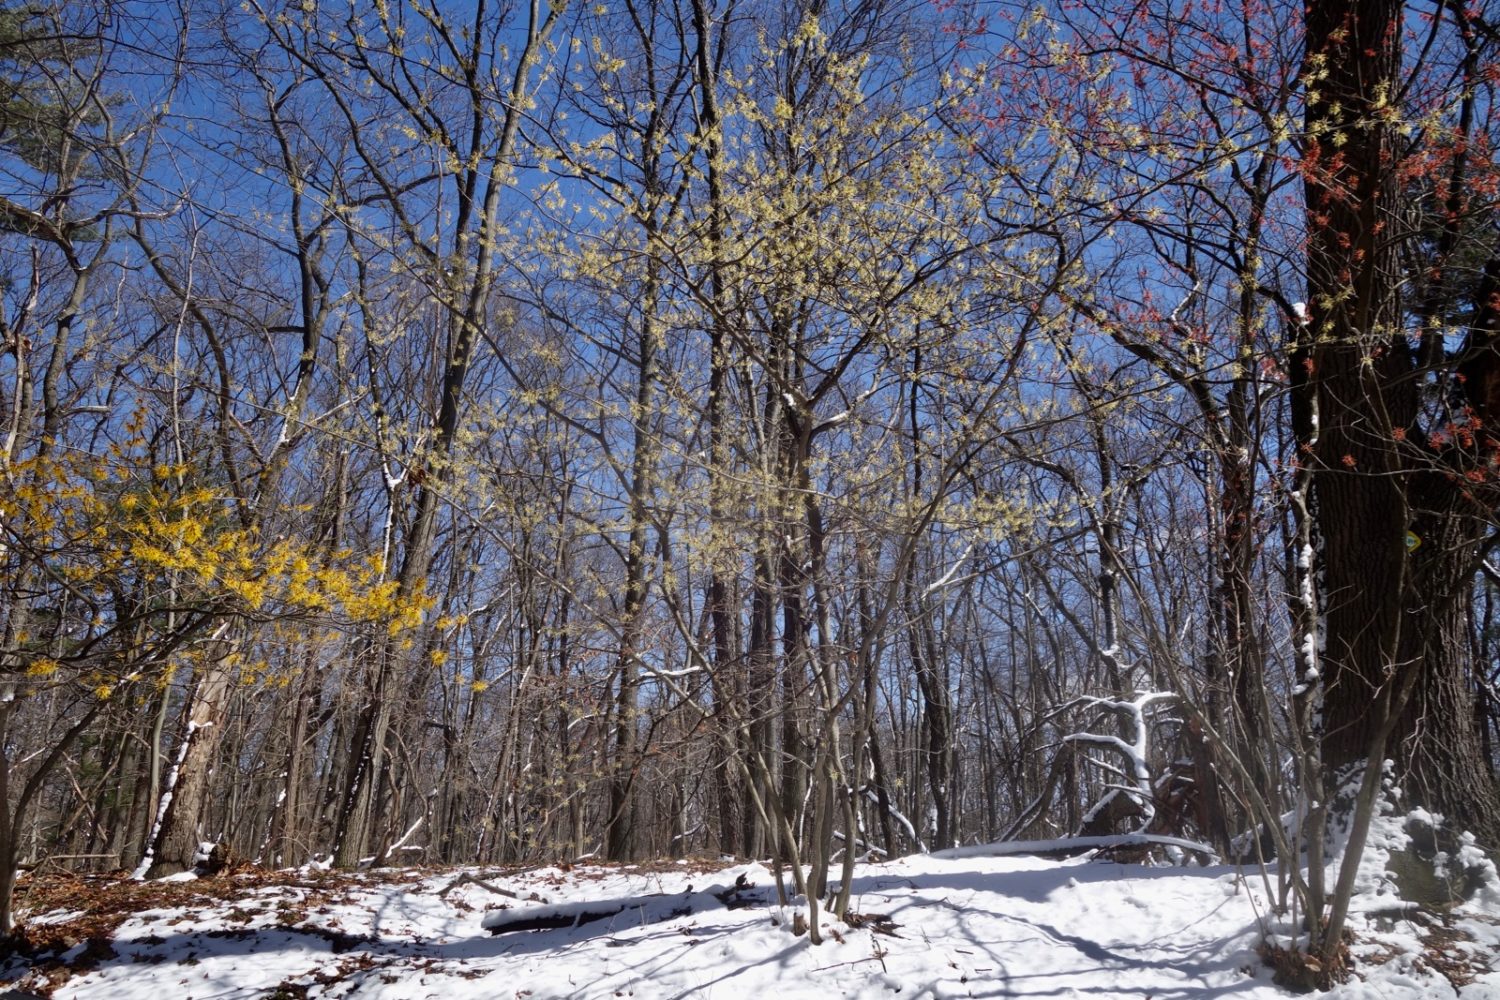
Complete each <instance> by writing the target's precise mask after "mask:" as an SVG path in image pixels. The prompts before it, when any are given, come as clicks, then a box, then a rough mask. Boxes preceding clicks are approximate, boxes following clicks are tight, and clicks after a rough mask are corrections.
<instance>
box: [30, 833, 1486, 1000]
mask: <svg viewBox="0 0 1500 1000" xmlns="http://www.w3.org/2000/svg"><path fill="white" fill-rule="evenodd" d="M465 872H467V873H468V874H469V876H471V877H472V878H478V879H480V880H483V882H484V883H486V884H484V885H481V884H476V883H475V882H473V881H471V880H469V879H465V878H462V877H461V876H463V875H464V873H465ZM737 879H739V880H740V881H741V884H742V885H743V884H745V883H748V884H750V885H751V886H753V887H754V888H753V889H752V890H750V891H741V892H740V893H739V895H738V896H737V897H729V896H728V895H727V893H725V891H724V890H725V889H727V888H728V887H731V886H732V885H733V884H734V883H735V882H736V880H737ZM455 883H458V884H455ZM74 884H75V885H76V887H77V888H76V890H75V891H73V892H69V891H68V889H67V884H66V883H56V884H53V885H49V886H48V887H47V891H45V892H43V891H41V888H40V887H38V888H37V890H35V891H33V892H31V893H30V894H29V895H28V894H26V893H23V901H24V900H27V899H30V900H31V905H33V906H36V907H37V908H38V909H40V910H42V911H43V912H33V913H31V914H29V920H30V921H31V924H30V927H31V933H32V938H33V940H44V941H50V942H53V943H54V945H55V947H56V948H58V949H62V950H61V951H60V952H59V955H60V961H55V960H53V961H49V960H47V959H46V958H45V957H42V958H33V959H31V960H29V961H26V960H21V959H14V958H13V959H12V960H11V961H10V964H9V968H8V969H7V971H6V974H5V978H6V979H7V980H10V981H12V982H14V984H15V985H16V986H18V987H21V988H24V989H27V990H31V991H36V992H41V993H49V992H50V995H52V996H54V997H57V998H60V1000H62V998H66V1000H249V998H252V997H256V998H266V1000H292V998H305V997H319V998H335V997H338V998H359V1000H376V998H390V1000H395V998H440V1000H480V998H483V1000H491V998H502V997H503V998H512V997H515V998H523V997H524V998H533V1000H540V998H545V997H597V998H612V997H646V998H671V997H726V998H732V1000H752V998H760V997H770V998H774V1000H793V998H801V997H806V998H817V1000H827V998H830V997H865V998H893V997H899V998H901V1000H907V998H911V997H924V998H927V997H1048V998H1050V997H1088V998H1109V997H1137V998H1145V997H1152V998H1155V1000H1167V998H1175V1000H1187V998H1219V997H1247V998H1256V997H1281V996H1285V995H1286V994H1285V993H1284V992H1283V991H1282V990H1281V989H1279V988H1278V987H1276V986H1273V985H1272V983H1271V981H1270V971H1269V970H1268V969H1266V968H1265V967H1264V966H1263V965H1262V963H1261V961H1260V959H1259V957H1258V955H1257V953H1256V948H1257V945H1258V944H1259V943H1260V941H1261V940H1262V938H1263V936H1264V931H1263V928H1262V925H1261V923H1260V921H1261V920H1262V919H1266V917H1267V913H1268V906H1267V900H1266V899H1265V898H1264V895H1265V888H1264V885H1263V883H1262V881H1261V879H1260V877H1259V875H1258V873H1255V872H1252V871H1246V872H1243V873H1242V872H1240V871H1237V870H1235V869H1232V868H1228V867H1207V868H1202V867H1189V868H1167V867H1148V866H1141V865H1122V864H1117V863H1113V862H1109V861H1101V860H1088V859H1083V858H1075V859H1071V860H1066V861H1055V860H1047V859H1042V858H1036V857H1014V856H1013V857H983V856H964V857H931V856H928V857H911V858H906V859H903V860H900V861H895V862H891V863H888V864H880V865H868V866H861V867H860V868H859V869H858V870H857V874H856V876H855V881H854V885H853V899H854V906H853V909H854V910H855V911H857V912H858V914H860V915H861V916H862V917H863V918H864V920H863V921H853V922H854V923H857V924H859V926H849V925H847V924H843V923H840V922H836V921H835V922H830V923H829V924H827V925H826V928H827V929H828V930H831V933H828V937H827V939H826V940H825V942H824V943H823V944H822V945H820V946H814V945H812V944H810V943H809V941H808V939H807V938H806V937H805V936H797V935H796V934H795V933H794V931H793V916H794V914H795V913H796V912H797V908H795V907H789V908H782V907H779V906H777V905H776V903H775V893H774V889H773V885H774V882H773V879H772V877H771V874H770V873H769V872H768V871H767V870H766V869H765V868H764V867H762V866H760V865H756V864H751V865H738V866H731V867H726V868H718V867H717V866H705V865H701V864H694V863H681V864H664V865H655V866H644V867H639V868H630V867H622V868H616V867H577V868H571V869H569V870H560V869H557V868H541V869H534V870H530V871H510V872H507V871H504V870H499V869H490V870H483V871H481V870H479V869H465V870H447V871H442V872H434V871H431V870H427V871H386V872H372V873H363V874H355V875H341V874H335V873H325V872H319V871H311V870H308V871H298V872H282V873H255V874H238V875H226V876H221V877H219V878H216V879H204V880H201V881H199V882H180V881H179V882H169V883H165V884H161V883H157V884H149V883H148V884H142V883H138V882H131V881H129V880H123V879H122V880H117V881H104V880H89V881H78V882H76V883H74ZM495 889H499V890H504V892H505V893H510V894H513V895H504V894H501V893H497V892H495V891H493V890H495ZM689 890H691V892H692V894H691V895H679V894H686V893H688V892H689ZM716 892H717V893H718V894H719V895H715V893H716ZM658 894H665V895H658ZM720 896H723V897H724V898H726V899H728V898H733V900H734V902H733V908H729V907H726V906H725V905H723V903H722V902H721V901H720ZM747 902H748V903H749V904H750V905H741V904H744V903H747ZM501 906H505V907H508V908H509V909H508V911H507V913H506V916H507V917H509V916H513V915H519V916H522V917H543V918H547V917H550V918H553V919H554V920H556V919H557V918H567V919H569V920H572V919H574V918H576V917H577V916H578V914H579V913H580V912H583V913H594V912H597V911H602V910H608V909H618V910H619V912H618V913H616V914H615V915H614V916H612V917H608V918H604V919H597V920H593V921H589V922H580V923H576V924H573V925H571V926H563V927H557V928H553V929H549V930H534V931H528V930H521V931H510V932H506V933H501V934H498V935H491V934H490V933H489V932H488V931H486V930H485V929H484V927H483V926H482V921H483V920H484V917H485V914H486V911H493V910H494V909H496V908H499V907H501ZM1486 908H1487V909H1488V911H1489V912H1488V913H1486V912H1485V910H1486ZM518 911H519V912H518ZM689 911H690V912H689ZM1497 911H1500V905H1497V903H1496V901H1495V899H1494V898H1493V897H1486V901H1485V902H1484V903H1483V904H1481V906H1479V907H1477V908H1471V909H1470V910H1467V911H1465V912H1463V913H1461V914H1458V915H1457V916H1455V918H1454V919H1453V920H1452V921H1451V922H1452V924H1453V928H1452V931H1451V932H1445V933H1444V934H1443V935H1440V936H1436V937H1435V936H1434V935H1433V934H1432V932H1430V931H1428V930H1426V929H1421V928H1418V927H1417V926H1416V925H1412V924H1406V923H1404V922H1399V921H1398V922H1396V923H1395V924H1390V925H1388V926H1387V930H1386V931H1385V932H1381V933H1377V932H1376V931H1375V929H1374V927H1373V925H1371V924H1369V923H1365V922H1359V923H1358V928H1357V929H1358V931H1359V933H1360V935H1361V943H1360V944H1359V945H1358V947H1357V949H1356V954H1357V955H1359V956H1361V961H1360V964H1359V966H1358V972H1359V973H1360V974H1361V975H1362V976H1363V977H1364V979H1363V980H1359V981H1354V982H1351V983H1350V984H1349V985H1347V986H1345V987H1342V988H1341V989H1340V990H1339V991H1337V992H1338V993H1339V994H1341V995H1342V996H1344V997H1346V998H1366V997H1368V998H1382V1000H1387V998H1398V997H1402V998H1405V997H1410V998H1416V997H1444V996H1447V997H1452V996H1455V994H1458V995H1461V996H1462V998H1463V1000H1500V973H1497V972H1493V971H1491V972H1488V973H1483V971H1482V970H1481V974H1480V975H1479V976H1478V978H1477V979H1475V981H1473V982H1472V983H1469V984H1467V985H1463V986H1462V991H1461V993H1459V991H1458V990H1455V989H1454V987H1453V986H1452V985H1451V984H1450V982H1449V980H1448V979H1447V978H1445V977H1444V976H1443V975H1441V974H1439V973H1438V972H1437V971H1435V970H1434V969H1433V968H1432V965H1431V963H1430V961H1429V959H1430V958H1431V957H1433V956H1434V955H1436V954H1437V952H1436V951H1434V950H1433V949H1435V948H1438V947H1441V948H1447V949H1450V950H1454V951H1456V952H1462V953H1463V954H1464V955H1466V956H1468V958H1469V962H1468V964H1470V965H1472V964H1474V958H1475V956H1478V957H1479V959H1480V961H1481V964H1483V963H1484V962H1495V963H1496V964H1497V965H1500V959H1497V958H1496V957H1495V956H1496V953H1497V951H1500V947H1497V946H1500V933H1497V932H1500V927H1497V926H1496V924H1495V923H1494V920H1493V918H1495V917H1500V912H1497ZM674 914H676V915H674ZM490 922H491V923H495V922H496V920H495V918H492V919H491V921H490ZM1382 933H1383V936H1382ZM89 938H93V940H92V941H90V940H89ZM1424 952H1425V953H1426V956H1427V957H1426V958H1424ZM1377 960H1379V964H1376V961H1377ZM1459 978H1460V980H1461V981H1462V980H1464V979H1467V978H1468V976H1466V975H1464V976H1460V977H1459Z"/></svg>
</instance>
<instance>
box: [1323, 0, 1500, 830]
mask: <svg viewBox="0 0 1500 1000" xmlns="http://www.w3.org/2000/svg"><path fill="white" fill-rule="evenodd" d="M1402 14H1403V5H1402V4H1401V3H1399V2H1396V0H1346V2H1341V3H1324V4H1311V5H1309V6H1308V8H1307V14H1306V19H1307V20H1306V23H1307V52H1308V57H1307V70H1306V72H1307V73H1309V74H1312V75H1313V76H1314V78H1315V95H1316V99H1315V100H1309V102H1308V108H1307V127H1308V131H1309V133H1310V134H1311V135H1312V136H1313V137H1314V139H1315V143H1314V145H1313V146H1312V148H1310V149H1309V151H1308V153H1307V157H1306V159H1307V163H1306V169H1305V170H1304V177H1305V195H1306V199H1307V209H1308V214H1309V218H1310V219H1311V220H1312V225H1311V226H1310V229H1309V236H1308V254H1307V277H1308V317H1307V321H1308V326H1309V327H1310V329H1309V331H1308V335H1309V336H1310V338H1311V348H1310V351H1309V353H1308V355H1307V357H1306V365H1305V366H1294V368H1296V367H1305V371H1294V372H1293V377H1294V378H1295V379H1297V382H1298V384H1297V385H1295V386H1294V392H1296V393H1297V394H1298V395H1299V396H1300V399H1299V400H1298V406H1299V408H1300V409H1301V411H1302V412H1303V413H1304V414H1306V413H1308V412H1309V411H1311V412H1314V413H1316V415H1317V422H1316V425H1309V422H1308V421H1307V420H1306V419H1305V418H1304V420H1303V421H1302V423H1303V425H1304V432H1303V433H1304V438H1303V442H1302V443H1303V444H1304V445H1307V446H1310V450H1311V451H1312V454H1311V455H1309V456H1304V460H1310V461H1312V462H1313V463H1314V465H1313V501H1314V510H1313V517H1314V519H1315V523H1316V529H1317V534H1318V536H1319V544H1318V546H1317V548H1318V553H1317V554H1318V558H1319V560H1320V565H1321V568H1322V590H1321V593H1320V595H1319V604H1320V608H1321V612H1322V617H1323V623H1324V629H1325V636H1326V648H1325V651H1324V655H1323V664H1324V667H1323V683H1324V704H1323V727H1324V728H1323V734H1322V751H1323V764H1324V769H1325V773H1326V774H1327V775H1329V776H1330V777H1331V776H1333V775H1336V774H1338V773H1339V772H1340V771H1341V770H1343V769H1344V768H1345V767H1346V766H1347V765H1350V764H1353V763H1356V762H1358V761H1361V760H1363V759H1365V758H1366V757H1368V756H1369V755H1370V752H1371V747H1372V746H1377V745H1379V742H1380V736H1381V733H1380V730H1381V728H1382V726H1383V723H1384V717H1385V716H1386V715H1387V714H1388V713H1390V712H1395V713H1396V715H1395V717H1394V721H1393V725H1392V728H1391V732H1390V737H1389V740H1388V742H1387V743H1386V744H1385V746H1386V747H1387V748H1389V750H1390V751H1391V752H1392V754H1393V755H1394V756H1395V758H1396V759H1397V762H1398V768H1399V775H1400V777H1401V780H1403V781H1405V780H1406V779H1407V778H1408V777H1410V778H1412V779H1415V781H1414V782H1412V783H1410V784H1409V791H1411V792H1412V793H1413V795H1414V797H1416V798H1417V799H1418V801H1420V802H1421V804H1422V805H1424V806H1426V807H1427V808H1429V809H1431V810H1433V811H1435V812H1441V813H1443V814H1444V815H1445V816H1448V817H1450V818H1451V819H1453V820H1454V821H1455V822H1458V823H1461V824H1464V825H1468V826H1470V827H1472V828H1474V831H1475V832H1476V834H1478V835H1479V836H1480V837H1481V839H1482V840H1483V841H1484V842H1485V843H1487V844H1488V845H1494V844H1495V843H1497V842H1500V841H1497V840H1496V835H1497V833H1500V799H1497V797H1496V792H1495V787H1494V779H1493V776H1492V774H1491V772H1490V768H1489V765H1488V763H1487V762H1486V761H1484V760H1482V759H1481V758H1480V756H1479V741H1478V738H1477V734H1476V733H1475V732H1474V731H1473V728H1472V726H1473V721H1472V720H1473V718H1474V713H1473V709H1472V696H1471V695H1470V694H1469V692H1468V690H1467V675H1466V671H1467V670H1468V664H1467V662H1466V651H1467V648H1468V643H1467V641H1466V640H1465V638H1464V628H1465V622H1466V616H1467V613H1468V608H1469V603H1470V601H1471V599H1472V598H1471V591H1472V587H1473V569H1474V566H1475V565H1476V563H1475V561H1474V558H1473V557H1474V552H1475V545H1476V542H1477V539H1478V537H1479V534H1480V531H1481V530H1482V528H1481V522H1480V519H1479V518H1478V517H1476V515H1477V514H1480V513H1482V511H1481V509H1480V508H1479V505H1477V504H1474V503H1473V502H1472V498H1470V497H1468V496H1467V495H1466V493H1465V490H1464V488H1463V487H1462V486H1461V485H1460V484H1461V483H1462V481H1463V480H1462V477H1461V474H1460V473H1457V472H1455V470H1453V469H1452V467H1451V465H1450V463H1451V462H1452V461H1453V460H1454V459H1455V458H1456V457H1458V456H1457V453H1456V452H1454V451H1452V450H1447V451H1444V450H1439V449H1438V448H1436V447H1429V446H1428V445H1427V442H1426V441H1416V440H1413V441H1411V442H1410V443H1409V444H1403V443H1402V442H1403V441H1405V440H1406V439H1407V437H1408V431H1409V430H1412V429H1417V428H1419V418H1420V416H1421V413H1420V409H1419V402H1420V400H1419V399H1418V395H1417V394H1418V391H1419V385H1420V382H1421V379H1420V378H1419V376H1418V375H1417V374H1415V373H1414V371H1413V367H1414V362H1415V360H1416V359H1415V358H1414V356H1413V351H1412V349H1411V348H1410V345H1409V342H1408V339H1407V335H1406V330H1405V320H1404V316H1403V311H1402V304H1401V299H1400V288H1401V283H1402V273H1401V270H1400V268H1399V267H1398V262H1397V260H1396V250H1397V246H1398V243H1397V241H1396V240H1395V239H1393V238H1392V236H1393V230H1394V229H1395V227H1396V226H1397V225H1398V224H1400V207H1401V191H1400V189H1399V187H1398V177H1397V169H1396V167H1397V159H1398V155H1399V153H1398V144H1399V141H1400V137H1399V134H1398V132H1397V128H1396V123H1395V122H1394V121H1393V120H1392V118H1391V117H1390V116H1388V115H1386V114H1384V113H1383V109H1384V105H1385V102H1386V101H1387V100H1388V99H1389V96H1390V95H1391V94H1394V93H1395V92H1396V91H1397V90H1398V88H1399V87H1400V84H1401V33H1402ZM1484 361H1485V363H1486V365H1487V367H1488V368H1493V367H1494V366H1495V361H1494V358H1493V354H1492V352H1491V354H1490V355H1489V356H1487V357H1486V358H1485V359H1484ZM1472 381H1474V382H1476V384H1477V383H1479V382H1482V381H1483V380H1482V379H1472ZM1309 433H1310V435H1311V437H1310V440H1309V439H1308V434H1309ZM1409 530H1410V531H1414V532H1415V533H1416V535H1417V537H1418V538H1419V539H1420V545H1419V546H1418V547H1417V548H1416V550H1415V551H1412V550H1411V549H1410V548H1409V543H1408V540H1407V532H1408V531H1409ZM1424 533H1425V534H1424ZM1414 672H1415V673H1414ZM1408 692H1409V693H1410V697H1405V695H1406V694H1407V693H1408ZM1437 761H1441V762H1442V764H1441V778H1439V776H1438V775H1437V774H1435V773H1434V769H1435V768H1436V767H1437V766H1438V765H1437V764H1436V762H1437Z"/></svg>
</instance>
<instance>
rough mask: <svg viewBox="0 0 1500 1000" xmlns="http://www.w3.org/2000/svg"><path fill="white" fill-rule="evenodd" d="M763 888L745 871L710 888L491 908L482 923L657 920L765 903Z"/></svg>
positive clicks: (499, 927)
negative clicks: (629, 896) (733, 878)
mask: <svg viewBox="0 0 1500 1000" xmlns="http://www.w3.org/2000/svg"><path fill="white" fill-rule="evenodd" d="M764 902H765V900H764V899H763V898H762V896H761V890H758V889H756V887H755V886H754V885H752V884H751V883H750V881H749V880H748V879H746V878H745V876H744V875H741V876H740V877H739V878H737V879H735V882H734V885H730V886H724V885H713V886H709V887H708V888H707V889H702V890H698V891H694V890H693V889H692V888H691V887H689V888H688V890H687V891H686V892H677V893H658V894H654V895H650V896H635V897H631V898H629V899H604V900H584V901H582V902H577V903H553V904H546V905H541V906H520V907H514V908H506V909H499V910H490V911H489V912H488V913H486V914H485V915H484V918H483V920H481V921H480V926H481V927H483V928H484V929H485V930H487V931H489V932H490V933H491V934H514V933H517V932H519V931H549V930H560V929H563V928H569V927H580V926H582V925H584V924H592V923H597V922H598V921H601V920H608V919H610V918H611V917H619V918H621V923H622V925H624V924H626V923H628V924H629V925H638V924H655V923H660V922H661V921H663V920H672V919H674V918H676V917H686V916H691V915H692V914H694V913H703V912H704V911H706V910H718V909H730V910H737V909H740V908H741V907H745V906H756V905H760V904H762V903H764Z"/></svg>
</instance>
